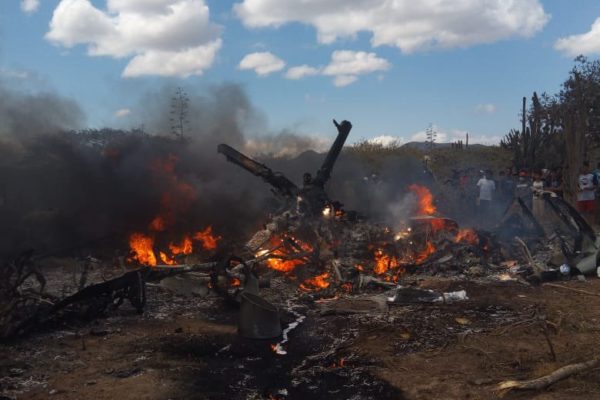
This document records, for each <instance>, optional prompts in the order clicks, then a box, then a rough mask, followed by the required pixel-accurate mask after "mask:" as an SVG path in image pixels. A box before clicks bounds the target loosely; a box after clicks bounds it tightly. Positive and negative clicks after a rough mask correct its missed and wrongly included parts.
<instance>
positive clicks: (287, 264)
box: [257, 236, 312, 273]
mask: <svg viewBox="0 0 600 400" xmlns="http://www.w3.org/2000/svg"><path fill="white" fill-rule="evenodd" d="M284 238H285V237H279V236H273V237H271V246H272V247H275V248H277V249H276V250H274V251H272V252H271V253H270V254H271V255H272V256H274V257H272V258H268V259H266V260H265V263H266V264H267V266H268V267H269V268H271V269H274V270H276V271H280V272H284V273H289V272H292V271H293V270H294V269H295V268H296V267H297V266H298V265H300V264H303V263H304V261H303V260H301V259H299V258H292V259H290V260H286V259H283V258H286V257H290V254H288V251H287V250H286V249H285V247H284V246H283V244H284ZM290 239H291V240H293V242H294V243H295V244H296V245H298V246H299V247H300V249H302V250H303V251H307V252H309V251H312V247H311V246H310V245H309V244H308V243H305V242H302V241H300V240H298V239H294V238H290ZM263 251H264V250H263ZM260 253H261V252H260V251H259V252H258V253H257V255H260Z"/></svg>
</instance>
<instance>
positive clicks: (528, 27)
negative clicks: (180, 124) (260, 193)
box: [0, 0, 600, 143]
mask: <svg viewBox="0 0 600 400" xmlns="http://www.w3.org/2000/svg"><path fill="white" fill-rule="evenodd" d="M385 3H386V2H385V1H384V0H354V1H349V0H343V1H342V0H319V1H317V0H93V1H89V0H61V1H59V0H38V1H36V0H23V1H21V0H3V1H2V2H1V3H0V75H1V76H2V78H3V79H4V81H9V82H10V85H11V86H14V87H17V88H19V90H28V91H38V90H53V91H56V92H58V93H59V94H61V95H63V96H66V97H70V98H73V99H75V100H76V101H77V102H78V103H79V104H80V106H81V107H82V108H83V110H84V111H85V113H86V115H87V118H88V123H89V125H90V126H91V127H101V126H115V127H126V128H127V127H134V126H138V125H140V124H142V123H144V121H143V120H142V117H141V113H140V110H137V109H136V107H138V106H139V99H140V97H141V96H143V95H144V94H145V93H148V92H149V91H151V90H153V89H155V88H157V87H162V86H164V85H165V84H173V83H174V84H176V85H180V86H183V87H184V88H188V91H189V90H198V88H202V87H205V86H206V87H208V86H210V85H213V84H219V83H222V82H235V83H239V84H241V85H242V86H243V87H245V89H246V90H247V93H248V96H249V97H250V99H251V101H252V102H253V104H254V106H255V107H256V108H257V109H259V110H260V111H261V112H262V113H263V114H264V115H265V116H266V117H267V120H268V126H269V130H271V131H278V130H281V129H286V128H287V129H293V130H295V131H297V132H299V133H303V134H307V135H313V136H318V137H324V138H330V137H332V136H333V134H334V130H333V129H332V126H331V122H330V121H331V118H338V119H349V120H351V121H352V122H353V125H354V127H355V128H354V130H353V132H352V135H351V138H350V141H355V140H358V139H361V138H373V137H378V136H383V135H388V136H393V137H398V138H401V139H402V140H404V141H409V140H412V139H415V138H416V139H418V138H420V137H421V135H422V132H423V131H424V130H425V129H426V128H427V126H428V125H429V124H430V123H433V124H434V125H435V126H436V129H437V130H438V131H439V132H440V136H441V138H442V139H444V138H445V139H447V140H450V139H454V138H457V137H462V135H463V134H464V132H469V133H470V135H471V136H472V137H474V138H476V140H477V141H480V142H491V143H494V142H497V141H498V140H499V138H500V137H501V136H502V135H504V134H505V133H506V132H507V131H508V130H509V129H511V128H513V127H518V126H519V109H520V104H521V97H522V96H528V97H529V96H530V95H531V93H532V92H533V91H534V90H535V91H538V92H544V91H547V92H549V93H555V92H556V91H558V90H559V88H560V84H561V82H562V81H564V79H565V78H566V76H567V73H568V71H569V69H570V68H571V67H572V65H573V62H572V60H573V58H574V55H576V54H579V53H584V54H586V55H588V56H589V57H591V58H593V57H595V56H597V55H598V54H600V22H599V23H598V24H597V25H594V22H595V21H596V19H597V18H599V17H600V2H598V1H597V0H577V1H569V2H568V1H561V0H519V1H517V0H514V1H511V0H488V1H486V2H484V1H477V0H454V1H450V0H445V1H433V0H424V1H422V2H416V3H419V5H415V4H414V3H415V2H411V1H409V0H404V1H399V2H397V3H398V4H400V6H398V7H399V8H398V7H397V8H394V7H392V6H389V7H388V6H386V5H385ZM177 7H180V8H179V10H180V13H179V14H177V12H176V10H177ZM386 7H388V8H386ZM390 7H391V8H390ZM169 18H170V19H169ZM177 18H179V19H177ZM161 24H162V25H161ZM155 32H158V34H157V35H156V37H154V36H153V34H154V33H155ZM90 53H93V54H94V55H90ZM252 53H256V54H254V55H252ZM247 56H248V57H247ZM245 57H247V58H246V59H245V60H244V58H245ZM199 60H200V61H199ZM242 60H244V61H242ZM301 65H304V66H305V67H304V69H303V70H302V71H301V70H296V71H295V72H297V74H296V75H295V77H296V78H297V79H289V78H290V77H291V76H292V75H294V74H292V72H294V71H290V68H293V67H297V66H301ZM302 72H303V73H302ZM119 110H121V112H120V113H117V111H119ZM124 110H128V111H124ZM116 114H118V115H120V116H118V115H116ZM125 114H126V115H125Z"/></svg>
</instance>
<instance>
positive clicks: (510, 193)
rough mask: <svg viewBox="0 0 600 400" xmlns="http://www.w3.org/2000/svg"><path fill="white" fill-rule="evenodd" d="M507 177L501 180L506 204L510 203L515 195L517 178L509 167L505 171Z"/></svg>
mask: <svg viewBox="0 0 600 400" xmlns="http://www.w3.org/2000/svg"><path fill="white" fill-rule="evenodd" d="M505 174H506V175H505V178H504V180H503V181H502V182H501V185H502V194H503V195H504V201H505V203H506V204H508V203H510V202H511V201H512V199H513V197H514V196H515V180H514V178H513V176H512V169H511V168H507V169H506V172H505Z"/></svg>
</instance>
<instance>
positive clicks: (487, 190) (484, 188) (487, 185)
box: [477, 171, 496, 214]
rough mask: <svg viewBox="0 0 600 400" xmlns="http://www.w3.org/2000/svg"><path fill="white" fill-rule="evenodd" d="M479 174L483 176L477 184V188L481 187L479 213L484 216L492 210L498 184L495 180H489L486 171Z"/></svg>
mask: <svg viewBox="0 0 600 400" xmlns="http://www.w3.org/2000/svg"><path fill="white" fill-rule="evenodd" d="M479 173H480V174H481V179H479V181H478V182H477V187H479V211H480V212H481V213H482V214H483V213H486V212H488V210H489V209H490V204H491V203H492V197H493V193H494V191H495V190H496V184H495V183H494V181H493V180H491V179H488V178H487V176H486V174H485V172H484V171H479Z"/></svg>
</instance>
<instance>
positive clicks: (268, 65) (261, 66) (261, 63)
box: [238, 51, 285, 76]
mask: <svg viewBox="0 0 600 400" xmlns="http://www.w3.org/2000/svg"><path fill="white" fill-rule="evenodd" d="M238 68H239V69H249V70H254V72H256V73H257V74H258V75H260V76H267V75H269V74H272V73H273V72H277V71H281V70H282V69H283V68H285V62H284V61H283V60H282V59H281V58H279V57H277V56H276V55H274V54H272V53H269V52H268V51H261V52H256V53H250V54H247V55H246V56H245V57H244V58H242V61H240V64H239V65H238Z"/></svg>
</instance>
